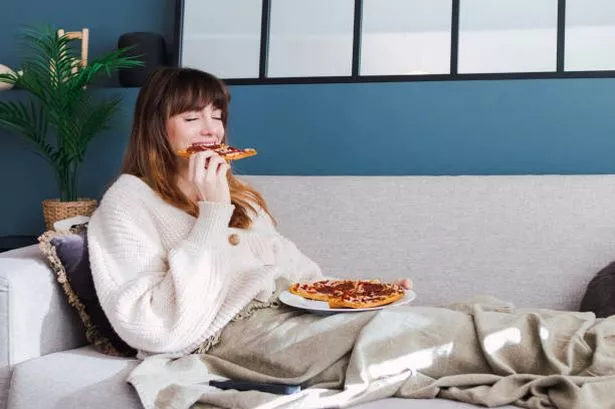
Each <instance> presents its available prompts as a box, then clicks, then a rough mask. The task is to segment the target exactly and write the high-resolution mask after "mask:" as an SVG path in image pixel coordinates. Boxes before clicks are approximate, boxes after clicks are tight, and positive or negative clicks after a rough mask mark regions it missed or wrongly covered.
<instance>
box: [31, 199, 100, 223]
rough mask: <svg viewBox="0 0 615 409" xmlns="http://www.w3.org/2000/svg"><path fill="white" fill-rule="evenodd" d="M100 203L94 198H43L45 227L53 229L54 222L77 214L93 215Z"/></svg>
mask: <svg viewBox="0 0 615 409" xmlns="http://www.w3.org/2000/svg"><path fill="white" fill-rule="evenodd" d="M97 205H98V203H97V201H96V200H94V199H87V198H79V200H76V201H74V202H61V201H60V199H47V200H43V215H44V217H45V227H46V228H47V230H53V224H54V223H55V222H57V221H58V220H63V219H68V218H69V217H75V216H91V215H92V213H94V210H96V206H97Z"/></svg>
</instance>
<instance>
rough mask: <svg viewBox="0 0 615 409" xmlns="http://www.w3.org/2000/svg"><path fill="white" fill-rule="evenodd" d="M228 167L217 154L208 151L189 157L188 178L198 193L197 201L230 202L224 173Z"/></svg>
mask: <svg viewBox="0 0 615 409" xmlns="http://www.w3.org/2000/svg"><path fill="white" fill-rule="evenodd" d="M229 168H230V166H229V164H228V163H227V162H226V160H224V159H223V158H222V157H220V156H219V155H218V154H217V153H215V152H213V151H211V150H209V151H202V152H197V153H195V154H193V155H192V156H191V157H190V164H189V177H190V180H191V181H192V183H194V184H195V187H196V189H197V191H198V193H199V200H206V201H212V202H224V203H228V202H230V191H229V186H228V181H227V179H226V173H227V172H228V170H229Z"/></svg>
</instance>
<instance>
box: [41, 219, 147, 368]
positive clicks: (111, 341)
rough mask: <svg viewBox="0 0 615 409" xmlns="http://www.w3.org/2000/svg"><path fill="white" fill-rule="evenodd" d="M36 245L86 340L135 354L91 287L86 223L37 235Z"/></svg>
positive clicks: (108, 351)
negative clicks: (83, 329)
mask: <svg viewBox="0 0 615 409" xmlns="http://www.w3.org/2000/svg"><path fill="white" fill-rule="evenodd" d="M39 241H40V248H41V250H42V252H43V253H44V254H45V256H46V257H47V259H48V261H49V264H50V265H51V267H52V268H53V270H54V272H55V273H56V278H57V281H58V282H59V283H60V284H61V287H62V290H63V291H64V294H65V295H66V298H67V300H68V303H69V304H70V305H71V306H73V307H74V308H75V309H76V310H77V312H78V313H79V318H80V319H81V321H82V323H83V325H84V327H85V336H86V339H87V340H88V342H89V343H90V344H92V345H94V347H95V348H96V349H97V350H99V351H100V352H102V353H105V354H108V355H114V356H135V355H136V351H135V350H134V349H133V348H131V347H130V346H128V345H127V344H126V343H125V342H124V341H123V340H122V339H121V338H120V337H119V335H118V334H117V333H116V332H115V331H114V330H113V328H112V327H111V324H110V322H109V320H108V319H107V316H106V315H105V313H104V311H103V309H102V307H101V305H100V303H99V301H98V296H97V294H96V290H95V288H94V280H93V278H92V272H91V270H90V260H89V255H88V245H87V227H86V226H85V225H80V226H75V227H73V228H72V229H71V230H70V231H64V232H56V231H48V232H46V233H44V234H43V235H41V236H40V237H39Z"/></svg>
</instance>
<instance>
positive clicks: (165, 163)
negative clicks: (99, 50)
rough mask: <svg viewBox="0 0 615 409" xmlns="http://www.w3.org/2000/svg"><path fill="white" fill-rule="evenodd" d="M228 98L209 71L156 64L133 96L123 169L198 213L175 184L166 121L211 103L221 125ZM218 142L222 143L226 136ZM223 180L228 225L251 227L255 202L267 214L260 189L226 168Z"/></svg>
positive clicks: (175, 203)
mask: <svg viewBox="0 0 615 409" xmlns="http://www.w3.org/2000/svg"><path fill="white" fill-rule="evenodd" d="M230 99H231V97H230V93H229V91H228V88H227V87H226V85H225V84H224V83H223V82H222V81H221V80H219V79H218V78H216V77H215V76H213V75H211V74H208V73H206V72H203V71H199V70H195V69H190V68H170V67H162V68H158V69H156V70H155V71H154V72H152V73H151V74H150V75H149V76H148V78H147V80H146V82H145V84H144V85H143V87H142V88H141V91H140V92H139V96H138V97H137V104H136V107H135V113H134V119H133V124H132V131H131V134H130V140H129V142H128V147H127V148H126V153H125V155H124V164H123V168H122V173H127V174H130V175H134V176H137V177H138V178H141V179H142V180H143V181H145V182H146V183H147V184H148V185H149V186H150V187H151V188H152V189H153V190H154V191H156V192H157V193H158V194H159V195H160V197H162V199H163V200H165V201H166V202H167V203H170V204H172V205H173V206H176V207H178V208H180V209H182V210H184V211H186V212H187V213H189V214H191V215H193V216H195V217H196V216H198V211H199V210H198V206H197V204H196V203H195V202H194V201H192V200H190V199H189V198H188V197H187V196H186V195H185V194H184V193H183V192H182V191H181V190H180V188H179V187H178V185H177V178H178V176H179V159H178V157H177V155H176V154H175V153H174V152H173V150H172V148H171V145H170V144H169V141H168V139H167V131H166V122H167V120H168V119H169V118H170V117H172V116H173V115H177V114H180V113H182V112H186V111H196V110H201V109H203V108H205V107H206V106H208V105H209V104H212V105H213V106H214V107H215V108H217V109H219V110H221V111H222V123H223V124H224V128H225V129H226V125H227V122H228V105H229V102H230ZM222 141H223V143H227V138H226V135H224V138H223V140H222ZM227 179H228V182H229V188H230V193H231V203H232V204H234V205H235V210H234V212H233V215H232V217H231V221H230V223H229V226H230V227H238V228H242V229H246V228H248V227H250V225H251V223H252V218H251V217H250V213H252V214H256V208H255V206H254V205H255V204H256V205H258V206H260V207H261V208H262V209H263V210H264V211H265V212H266V213H267V214H268V215H269V216H270V217H271V214H270V213H269V210H268V208H267V204H266V202H265V200H264V199H263V197H262V196H261V194H260V193H258V192H257V191H256V190H255V189H253V188H252V187H250V186H248V185H246V184H245V183H242V182H240V181H239V180H238V179H237V178H236V177H235V176H233V174H232V172H231V170H229V171H228V173H227ZM272 220H273V217H272Z"/></svg>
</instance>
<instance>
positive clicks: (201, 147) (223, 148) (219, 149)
mask: <svg viewBox="0 0 615 409" xmlns="http://www.w3.org/2000/svg"><path fill="white" fill-rule="evenodd" d="M205 150H213V151H214V152H216V153H217V154H218V155H220V156H222V157H223V158H224V159H225V160H227V161H231V160H239V159H243V158H247V157H250V156H254V155H256V150H255V149H252V148H246V149H239V148H235V147H233V146H229V145H227V144H225V143H221V144H218V145H207V144H203V143H196V144H193V145H191V146H189V147H188V148H186V149H182V150H179V151H177V152H176V153H177V155H178V156H181V157H182V158H189V157H190V155H192V154H193V153H195V152H201V151H205Z"/></svg>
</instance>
